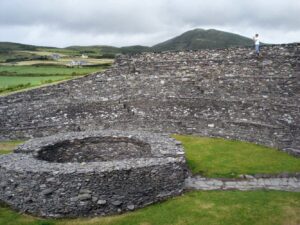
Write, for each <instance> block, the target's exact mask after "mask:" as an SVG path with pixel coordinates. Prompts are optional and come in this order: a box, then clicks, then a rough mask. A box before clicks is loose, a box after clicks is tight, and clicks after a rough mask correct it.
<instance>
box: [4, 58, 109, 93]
mask: <svg viewBox="0 0 300 225" xmlns="http://www.w3.org/2000/svg"><path fill="white" fill-rule="evenodd" d="M108 65H109V64H104V65H102V66H101V65H98V66H90V67H76V68H73V67H65V66H47V65H39V66H36V65H35V66H3V65H0V93H9V92H12V91H16V90H21V89H25V88H31V87H35V86H40V85H43V84H46V83H52V82H56V81H61V80H67V79H72V78H74V77H75V76H83V75H86V74H90V73H93V72H100V71H103V70H104V69H106V68H107V67H108Z"/></svg>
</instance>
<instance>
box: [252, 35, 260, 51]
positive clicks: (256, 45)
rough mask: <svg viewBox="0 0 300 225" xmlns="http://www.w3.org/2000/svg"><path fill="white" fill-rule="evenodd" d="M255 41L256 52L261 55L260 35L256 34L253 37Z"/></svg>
mask: <svg viewBox="0 0 300 225" xmlns="http://www.w3.org/2000/svg"><path fill="white" fill-rule="evenodd" d="M253 41H254V45H255V53H256V55H257V56H259V44H260V42H259V36H258V34H255V36H254V37H253Z"/></svg>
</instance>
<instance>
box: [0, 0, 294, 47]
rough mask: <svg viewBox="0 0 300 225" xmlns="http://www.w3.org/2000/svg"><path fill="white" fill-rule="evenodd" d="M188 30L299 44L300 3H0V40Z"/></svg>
mask: <svg viewBox="0 0 300 225" xmlns="http://www.w3.org/2000/svg"><path fill="white" fill-rule="evenodd" d="M194 28H204V29H209V28H214V29H219V30H223V31H228V32H234V33H237V34H240V35H244V36H247V37H252V36H253V35H254V34H255V33H259V34H260V36H261V39H262V41H263V42H267V43H289V42H300V0H210V1H207V0H205V1H204V0H0V41H10V42H19V43H26V44H34V45H47V46H57V47H65V46H70V45H114V46H127V45H148V46H151V45H154V44H157V43H159V42H162V41H165V40H166V39H169V38H172V37H174V36H176V35H179V34H181V33H183V32H185V31H187V30H190V29H194Z"/></svg>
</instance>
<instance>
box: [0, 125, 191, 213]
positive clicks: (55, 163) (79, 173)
mask: <svg viewBox="0 0 300 225" xmlns="http://www.w3.org/2000/svg"><path fill="white" fill-rule="evenodd" d="M186 177H187V168H186V163H185V157H184V152H183V148H182V146H181V143H179V142H178V141H176V140H175V139H173V138H170V137H169V135H167V134H156V133H150V132H144V131H126V132H125V131H115V130H114V131H111V130H103V131H86V132H77V133H75V132H71V133H63V134H57V135H54V136H49V137H43V138H37V139H31V140H29V141H27V142H25V143H24V144H23V145H20V146H19V147H18V148H17V149H15V150H14V153H12V154H8V155H3V156H0V181H1V182H0V201H4V202H6V203H7V204H8V205H10V206H11V207H13V208H15V209H18V210H20V211H22V212H28V213H31V214H34V215H38V216H43V217H56V218H58V217H78V216H93V215H109V214H115V213H121V212H124V211H128V210H134V209H137V208H141V207H144V206H146V205H149V204H152V203H154V202H157V201H161V200H164V199H166V198H168V197H171V196H175V195H178V194H180V193H182V191H183V187H184V181H185V178H186Z"/></svg>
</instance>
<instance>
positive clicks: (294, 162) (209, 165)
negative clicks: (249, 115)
mask: <svg viewBox="0 0 300 225" xmlns="http://www.w3.org/2000/svg"><path fill="white" fill-rule="evenodd" d="M174 137H175V138H176V139H177V140H179V141H181V142H182V143H183V146H184V149H185V154H186V158H187V163H188V166H189V168H190V169H191V171H192V172H193V173H194V174H201V175H204V176H206V177H238V175H240V174H252V175H253V174H277V173H283V172H289V173H293V172H300V159H299V158H295V157H293V156H290V155H288V154H287V153H285V152H282V151H278V150H276V149H272V148H268V147H264V146H261V145H256V144H252V143H247V142H241V141H233V140H225V139H222V138H205V137H196V136H183V135H174Z"/></svg>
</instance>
